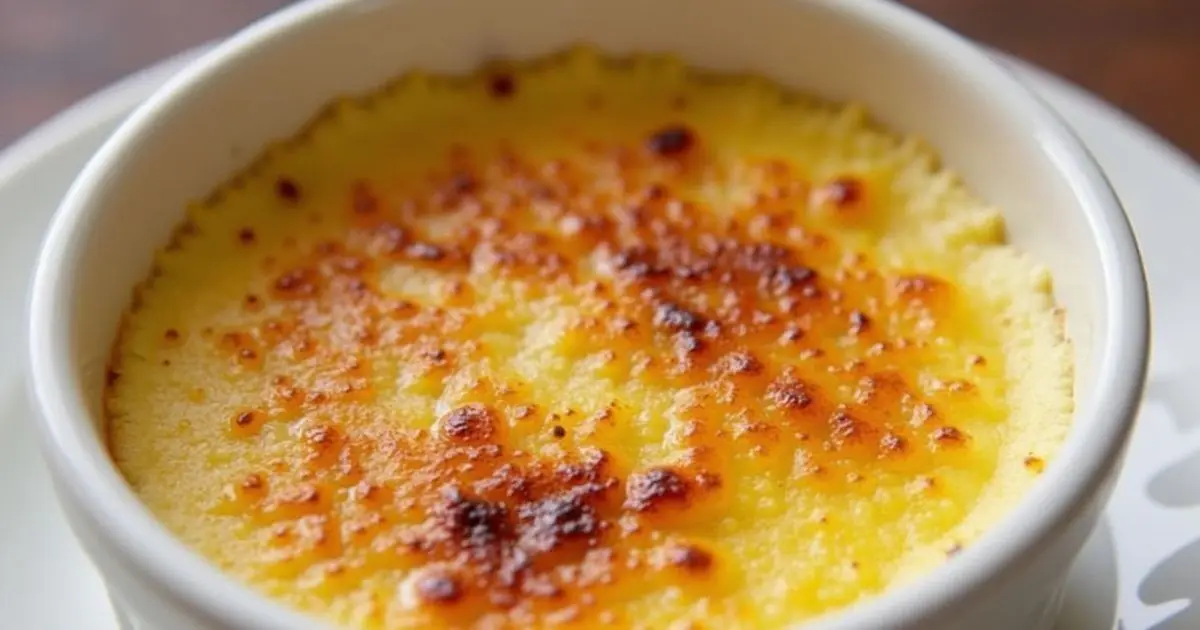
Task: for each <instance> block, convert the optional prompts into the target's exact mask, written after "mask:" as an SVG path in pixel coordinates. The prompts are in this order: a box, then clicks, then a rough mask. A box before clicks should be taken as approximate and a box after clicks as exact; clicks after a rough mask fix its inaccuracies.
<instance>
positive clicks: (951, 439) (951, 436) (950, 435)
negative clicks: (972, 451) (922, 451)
mask: <svg viewBox="0 0 1200 630" xmlns="http://www.w3.org/2000/svg"><path fill="white" fill-rule="evenodd" d="M929 439H930V440H932V441H933V442H934V444H935V445H937V446H940V447H947V446H961V445H963V444H965V443H966V441H967V436H966V434H965V433H963V432H962V431H960V430H959V429H957V428H955V427H950V426H945V427H938V428H936V429H934V430H933V431H931V432H930V433H929Z"/></svg>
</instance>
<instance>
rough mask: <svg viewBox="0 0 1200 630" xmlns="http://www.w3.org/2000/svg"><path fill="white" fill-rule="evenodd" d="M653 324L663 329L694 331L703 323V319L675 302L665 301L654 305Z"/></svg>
mask: <svg viewBox="0 0 1200 630" xmlns="http://www.w3.org/2000/svg"><path fill="white" fill-rule="evenodd" d="M654 325H655V327H657V328H662V329H665V330H671V331H688V332H696V331H697V330H699V329H700V328H701V326H703V325H704V319H703V318H701V317H700V316H699V315H697V314H695V313H693V312H691V311H689V310H687V309H685V308H683V307H681V306H679V305H677V304H672V303H670V302H666V303H663V304H659V305H658V306H657V307H655V309H654Z"/></svg>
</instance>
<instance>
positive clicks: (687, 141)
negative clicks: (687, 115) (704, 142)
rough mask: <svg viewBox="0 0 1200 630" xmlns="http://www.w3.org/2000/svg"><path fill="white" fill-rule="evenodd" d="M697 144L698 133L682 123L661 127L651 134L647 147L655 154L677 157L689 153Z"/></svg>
mask: <svg viewBox="0 0 1200 630" xmlns="http://www.w3.org/2000/svg"><path fill="white" fill-rule="evenodd" d="M695 145H696V134H695V133H694V132H692V130H691V129H689V128H687V127H684V126H682V125H673V126H670V127H664V128H663V129H659V130H658V131H656V132H654V133H653V134H651V135H650V139H649V140H647V141H646V148H647V149H648V150H649V151H650V152H651V153H653V154H655V155H661V156H663V157H675V156H679V155H682V154H684V153H687V152H688V151H689V150H690V149H691V148H692V147H694V146H695Z"/></svg>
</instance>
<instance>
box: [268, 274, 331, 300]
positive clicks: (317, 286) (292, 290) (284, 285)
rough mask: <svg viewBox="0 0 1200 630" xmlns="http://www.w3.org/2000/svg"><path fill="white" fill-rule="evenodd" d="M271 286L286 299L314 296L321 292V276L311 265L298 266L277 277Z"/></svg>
mask: <svg viewBox="0 0 1200 630" xmlns="http://www.w3.org/2000/svg"><path fill="white" fill-rule="evenodd" d="M271 288H272V289H273V291H274V293H275V295H276V296H277V297H281V298H284V299H293V300H296V299H305V298H312V297H315V296H316V295H317V294H318V293H320V290H321V276H320V274H319V273H317V271H316V270H315V269H313V268H311V267H297V268H295V269H291V270H289V271H287V272H285V273H283V274H282V275H280V276H279V277H278V278H276V280H275V283H274V284H273V285H272V287H271Z"/></svg>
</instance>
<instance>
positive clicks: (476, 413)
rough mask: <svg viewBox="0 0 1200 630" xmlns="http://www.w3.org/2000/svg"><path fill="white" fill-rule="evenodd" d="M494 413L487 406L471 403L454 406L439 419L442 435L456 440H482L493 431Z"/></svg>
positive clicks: (488, 437)
mask: <svg viewBox="0 0 1200 630" xmlns="http://www.w3.org/2000/svg"><path fill="white" fill-rule="evenodd" d="M495 422H496V417H495V414H493V413H492V410H491V409H489V408H488V407H487V406H485V405H482V404H479V403H471V404H468V405H462V406H461V407H456V408H454V409H452V410H451V411H450V412H448V413H447V414H446V415H444V416H442V418H441V420H440V421H439V426H440V427H441V433H442V435H444V436H446V437H447V438H449V439H451V440H454V441H456V442H483V441H486V440H488V439H490V438H491V437H492V435H493V433H494V432H495Z"/></svg>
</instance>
